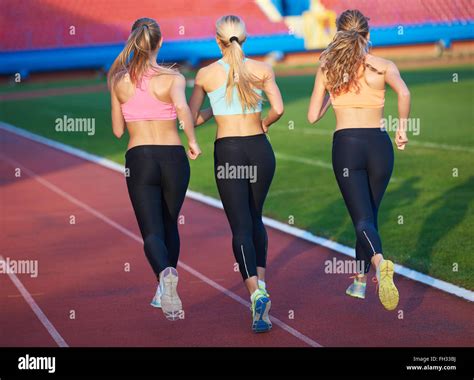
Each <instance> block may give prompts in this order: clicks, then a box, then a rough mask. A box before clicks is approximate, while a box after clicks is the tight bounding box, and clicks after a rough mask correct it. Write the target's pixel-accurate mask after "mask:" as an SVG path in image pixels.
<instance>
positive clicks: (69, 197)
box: [0, 154, 322, 347]
mask: <svg viewBox="0 0 474 380" xmlns="http://www.w3.org/2000/svg"><path fill="white" fill-rule="evenodd" d="M0 158H1V159H2V160H4V161H6V162H8V163H10V164H11V165H12V166H14V167H17V168H21V170H22V172H24V173H26V174H27V175H29V176H30V177H31V178H33V179H34V180H36V181H38V182H39V183H40V184H42V185H43V186H44V187H46V188H48V189H49V190H51V191H52V192H54V193H56V194H58V195H60V196H61V197H63V198H65V199H67V200H68V201H69V202H71V203H73V204H75V205H76V206H78V207H80V208H82V209H83V210H85V211H87V212H88V213H90V214H92V215H94V216H95V217H96V218H98V219H100V220H102V221H103V222H104V223H106V224H108V225H109V226H111V227H113V228H115V229H116V230H118V231H120V232H121V233H123V234H124V235H126V236H128V237H129V238H131V239H133V240H135V241H136V242H138V243H140V245H142V244H143V240H142V238H141V237H140V236H138V235H137V234H135V233H133V232H132V231H130V230H128V229H127V228H125V227H123V226H122V225H120V224H119V223H117V222H115V221H113V220H112V219H110V218H108V217H107V216H105V215H104V214H102V213H101V212H99V211H97V210H96V209H95V208H93V207H91V206H89V205H87V204H86V203H84V202H82V201H80V200H79V199H77V198H75V197H74V196H72V195H71V194H69V193H67V192H66V191H64V190H62V189H61V188H59V187H57V186H56V185H54V184H53V183H51V182H49V181H48V180H46V179H45V178H42V177H40V176H39V175H37V174H36V173H35V172H33V171H32V170H31V169H29V168H27V167H25V166H24V165H23V164H21V163H19V162H18V161H16V160H14V159H12V158H10V157H7V156H5V155H3V154H0ZM179 265H180V267H181V268H183V269H184V270H185V271H187V272H189V273H191V274H192V275H194V276H196V277H198V278H199V279H201V280H202V281H204V282H205V283H206V284H208V285H209V286H212V287H213V288H214V289H216V290H218V291H220V292H222V293H224V294H225V295H227V296H228V297H230V298H232V299H233V300H235V301H237V302H239V303H240V304H242V305H244V306H246V307H249V306H250V304H249V302H247V301H245V300H244V299H243V298H242V297H240V296H238V295H237V294H235V293H233V292H232V291H230V290H228V289H226V288H224V287H223V286H221V285H219V284H218V283H216V282H215V281H213V280H211V279H210V278H209V277H206V276H205V275H203V274H202V273H200V272H198V271H197V270H195V269H194V268H192V267H190V266H189V265H187V264H186V263H184V262H183V261H180V264H179ZM30 298H31V297H30ZM25 299H26V298H25ZM31 300H32V299H31ZM33 302H34V301H33ZM36 306H37V305H36ZM37 308H38V309H39V307H38V306H37ZM41 313H42V312H41ZM37 315H38V314H37ZM42 315H43V316H44V318H46V316H45V315H44V313H42ZM38 318H39V316H38ZM270 318H271V321H272V322H273V323H275V325H277V326H279V327H280V328H281V329H283V330H284V331H286V332H287V333H289V334H291V335H293V336H294V337H295V338H297V339H299V340H301V341H303V342H304V343H306V344H308V345H309V346H311V347H322V346H321V345H320V344H319V343H318V342H316V341H315V340H313V339H311V338H309V337H308V336H306V335H304V334H303V333H301V332H299V331H298V330H296V329H294V328H293V327H291V326H288V325H287V324H286V323H285V322H283V321H282V320H280V319H278V318H276V317H273V316H272V317H270ZM43 324H44V323H43ZM51 327H52V325H51ZM53 328H54V327H53ZM47 329H48V327H47ZM48 331H50V330H49V329H48ZM50 333H51V332H50Z"/></svg>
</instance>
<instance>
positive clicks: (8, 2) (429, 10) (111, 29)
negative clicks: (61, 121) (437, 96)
mask: <svg viewBox="0 0 474 380" xmlns="http://www.w3.org/2000/svg"><path fill="white" fill-rule="evenodd" d="M320 3H321V4H322V5H323V6H324V7H326V8H327V9H329V10H333V11H334V12H336V13H337V14H339V13H341V12H342V11H343V10H345V9H354V8H358V9H360V10H361V11H362V12H363V13H365V14H366V15H367V16H369V17H370V25H371V31H372V33H371V41H372V44H373V46H390V45H412V44H420V43H436V42H439V41H442V42H443V43H444V45H445V46H448V47H449V45H450V43H451V41H453V40H454V41H455V40H473V39H474V9H473V7H472V0H390V1H387V0H320ZM272 4H273V5H272ZM310 4H311V1H310V0H258V1H255V0H199V1H198V0H140V1H136V0H41V1H39V0H0V10H1V12H0V75H2V74H3V75H4V74H11V73H17V72H18V73H21V74H22V75H28V73H29V72H31V71H56V70H68V69H83V68H84V69H85V68H87V69H89V68H97V69H105V70H107V69H108V67H109V66H110V64H111V63H112V61H113V59H114V58H115V57H116V56H117V54H118V53H119V52H120V50H121V49H122V47H123V44H124V42H125V40H126V38H127V36H128V35H129V33H130V27H131V25H132V23H133V21H134V20H136V19H137V18H139V17H145V16H146V17H152V18H155V19H156V20H157V21H158V22H159V24H160V26H161V29H162V32H163V36H164V44H163V47H162V49H161V51H160V60H162V61H164V62H183V61H184V62H189V63H190V64H192V65H196V64H198V63H199V62H200V61H202V60H205V59H214V58H216V57H217V56H219V49H218V47H217V45H216V43H215V41H214V33H215V21H216V20H217V19H218V18H219V17H220V16H222V15H225V14H236V15H239V16H241V17H242V18H243V19H244V20H245V23H246V24H247V29H248V32H249V39H248V41H247V42H246V45H245V51H246V54H248V55H250V56H251V55H263V54H267V53H269V52H271V51H278V53H279V54H280V53H281V54H287V53H293V52H302V51H305V43H304V39H303V38H301V35H298V33H294V30H293V32H292V33H289V29H288V25H287V24H286V23H285V21H284V20H285V18H284V17H283V18H282V17H280V16H279V13H278V11H277V10H276V9H280V10H283V11H284V12H287V14H288V15H290V17H293V19H294V18H295V17H298V16H294V15H295V14H297V13H299V12H304V11H305V9H307V8H308V7H309V6H310ZM265 6H267V7H268V6H270V7H273V8H272V9H273V12H268V11H267V10H266V9H265ZM284 12H283V13H284ZM272 13H273V17H271V14H272ZM275 14H276V16H277V17H274V16H275ZM282 15H283V16H285V14H282ZM290 17H288V18H287V21H288V20H289V18H290ZM272 20H273V21H272ZM401 25H403V33H402V34H400V30H399V27H400V26H401ZM318 48H319V47H318Z"/></svg>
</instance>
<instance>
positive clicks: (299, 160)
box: [275, 152, 332, 170]
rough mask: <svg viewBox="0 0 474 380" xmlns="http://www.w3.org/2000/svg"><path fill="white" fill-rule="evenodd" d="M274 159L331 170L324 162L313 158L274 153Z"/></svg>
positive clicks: (328, 164) (330, 166) (329, 165)
mask: <svg viewBox="0 0 474 380" xmlns="http://www.w3.org/2000/svg"><path fill="white" fill-rule="evenodd" d="M275 157H276V158H277V159H279V160H283V161H290V162H297V163H299V164H306V165H311V166H319V167H321V168H325V169H331V170H332V165H331V164H330V163H328V162H324V161H321V160H315V159H314V158H304V157H300V156H292V155H290V154H286V153H280V152H275Z"/></svg>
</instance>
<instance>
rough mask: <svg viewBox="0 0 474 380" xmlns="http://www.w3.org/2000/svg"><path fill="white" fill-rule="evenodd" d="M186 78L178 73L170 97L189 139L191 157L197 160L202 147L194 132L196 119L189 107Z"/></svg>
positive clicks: (181, 126)
mask: <svg viewBox="0 0 474 380" xmlns="http://www.w3.org/2000/svg"><path fill="white" fill-rule="evenodd" d="M185 90H186V79H185V78H184V76H183V75H181V74H179V75H176V76H175V78H174V79H173V83H172V84H171V92H170V97H171V101H172V102H173V105H174V106H175V108H176V113H177V115H178V119H179V124H180V128H182V129H183V130H184V133H185V135H186V137H187V139H188V147H189V152H188V155H189V158H191V159H192V160H195V159H196V158H197V157H198V156H199V155H200V154H201V149H200V148H199V145H198V143H197V141H196V135H195V133H194V121H193V118H192V116H191V110H190V109H189V106H188V103H187V101H186V94H185Z"/></svg>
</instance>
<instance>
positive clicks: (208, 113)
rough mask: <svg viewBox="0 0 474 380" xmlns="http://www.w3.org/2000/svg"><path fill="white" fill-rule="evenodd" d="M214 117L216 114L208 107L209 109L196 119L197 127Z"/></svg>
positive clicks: (204, 110)
mask: <svg viewBox="0 0 474 380" xmlns="http://www.w3.org/2000/svg"><path fill="white" fill-rule="evenodd" d="M213 116H214V114H213V113H212V108H211V107H208V108H205V109H203V110H201V111H199V113H198V116H197V119H196V127H197V126H198V125H201V124H204V123H205V122H206V121H208V120H209V119H211V118H212V117H213Z"/></svg>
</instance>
